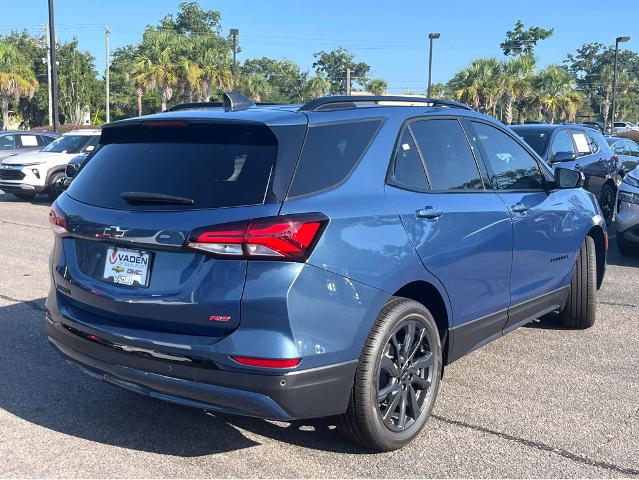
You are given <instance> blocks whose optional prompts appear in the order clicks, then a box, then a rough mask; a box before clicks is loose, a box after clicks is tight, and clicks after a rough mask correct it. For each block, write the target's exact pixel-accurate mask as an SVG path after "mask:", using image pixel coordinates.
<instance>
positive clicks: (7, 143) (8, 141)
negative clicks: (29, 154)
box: [0, 135, 15, 150]
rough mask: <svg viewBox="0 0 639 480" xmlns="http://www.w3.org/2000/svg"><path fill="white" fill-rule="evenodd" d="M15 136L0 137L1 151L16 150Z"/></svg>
mask: <svg viewBox="0 0 639 480" xmlns="http://www.w3.org/2000/svg"><path fill="white" fill-rule="evenodd" d="M14 138H15V137H14V136H13V135H2V136H0V150H11V149H12V148H15V141H14Z"/></svg>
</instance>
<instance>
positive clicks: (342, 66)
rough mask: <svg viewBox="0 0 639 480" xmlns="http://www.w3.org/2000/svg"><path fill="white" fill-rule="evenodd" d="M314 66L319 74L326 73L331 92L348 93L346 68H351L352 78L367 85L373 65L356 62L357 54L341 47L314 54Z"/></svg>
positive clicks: (335, 93) (333, 93)
mask: <svg viewBox="0 0 639 480" xmlns="http://www.w3.org/2000/svg"><path fill="white" fill-rule="evenodd" d="M313 57H314V58H315V62H313V68H314V69H315V70H316V72H317V73H318V74H320V73H321V74H324V75H325V76H326V78H327V80H328V82H329V84H330V87H329V93H331V94H332V95H343V94H345V93H346V69H348V68H350V69H351V80H352V81H355V82H356V83H358V84H359V85H362V86H363V85H365V84H366V81H367V76H368V72H369V71H370V69H371V67H370V65H369V64H368V63H365V62H355V55H354V54H353V53H351V52H349V51H348V50H346V49H345V48H342V47H339V48H337V49H335V50H332V51H330V52H325V51H321V52H317V53H315V54H313Z"/></svg>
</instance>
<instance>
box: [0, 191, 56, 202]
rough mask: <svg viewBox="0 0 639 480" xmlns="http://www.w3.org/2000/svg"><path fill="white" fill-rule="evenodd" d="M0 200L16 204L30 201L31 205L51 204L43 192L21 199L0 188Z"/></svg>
mask: <svg viewBox="0 0 639 480" xmlns="http://www.w3.org/2000/svg"><path fill="white" fill-rule="evenodd" d="M0 202H5V203H15V204H17V205H19V204H21V203H32V204H33V205H51V204H52V203H53V202H52V201H51V200H49V197H47V196H46V195H45V194H40V195H36V196H34V197H33V198H29V199H24V200H23V199H21V198H18V197H16V196H15V195H13V194H12V193H5V192H3V191H2V190H0Z"/></svg>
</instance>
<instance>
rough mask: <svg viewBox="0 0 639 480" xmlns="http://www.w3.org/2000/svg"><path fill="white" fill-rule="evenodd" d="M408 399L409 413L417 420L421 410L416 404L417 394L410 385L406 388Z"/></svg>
mask: <svg viewBox="0 0 639 480" xmlns="http://www.w3.org/2000/svg"><path fill="white" fill-rule="evenodd" d="M408 399H409V401H410V413H411V414H412V417H413V419H414V420H417V417H418V416H419V412H420V411H421V408H420V407H419V403H418V402H417V392H416V391H415V389H414V388H413V386H412V385H410V386H409V387H408Z"/></svg>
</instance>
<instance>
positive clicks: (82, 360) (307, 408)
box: [46, 320, 357, 421]
mask: <svg viewBox="0 0 639 480" xmlns="http://www.w3.org/2000/svg"><path fill="white" fill-rule="evenodd" d="M46 327H47V333H48V335H49V341H50V343H51V344H52V345H53V346H54V347H55V348H56V349H57V350H58V351H59V352H60V353H61V354H62V356H63V357H64V358H65V359H66V360H67V361H68V362H69V363H70V364H72V365H74V366H76V367H79V368H81V369H82V370H83V371H85V372H86V373H89V374H90V375H91V376H93V377H95V378H98V379H100V380H103V381H106V382H108V383H111V384H113V385H117V386H119V387H122V388H125V389H127V390H131V391H134V392H136V393H140V394H143V395H147V396H150V397H154V398H159V399H162V400H167V401H171V402H174V403H179V404H182V405H187V406H191V407H196V408H202V409H205V410H212V411H221V412H226V413H232V414H238V415H247V416H252V417H259V418H268V419H273V420H285V421H286V420H293V419H304V418H316V417H325V416H332V415H338V414H340V413H343V412H345V411H346V407H347V405H348V400H349V397H350V390H351V388H352V383H353V378H354V375H355V369H356V368H357V361H356V360H353V361H350V362H345V363H340V364H335V365H329V366H326V367H319V368H314V369H307V370H300V371H293V372H288V373H285V374H282V375H260V374H252V373H239V372H230V371H225V370H211V369H202V368H197V367H191V366H177V365H171V364H169V363H166V362H162V361H160V360H157V359H144V358H139V357H132V356H130V355H127V354H126V353H123V352H119V351H117V350H113V349H110V348H108V347H106V346H103V345H99V344H96V343H94V342H91V341H90V340H86V339H83V338H80V337H78V336H77V335H73V334H72V333H70V332H69V331H68V330H66V329H64V328H63V327H61V325H60V324H59V323H57V322H52V321H49V320H48V321H47V322H46Z"/></svg>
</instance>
